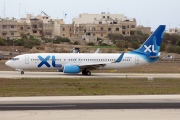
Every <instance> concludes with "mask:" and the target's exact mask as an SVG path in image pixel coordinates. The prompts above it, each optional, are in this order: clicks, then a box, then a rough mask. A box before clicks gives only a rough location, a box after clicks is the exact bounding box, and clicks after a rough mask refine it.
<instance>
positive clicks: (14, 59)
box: [11, 58, 19, 60]
mask: <svg viewBox="0 0 180 120" xmlns="http://www.w3.org/2000/svg"><path fill="white" fill-rule="evenodd" d="M11 60H19V58H12V59H11Z"/></svg>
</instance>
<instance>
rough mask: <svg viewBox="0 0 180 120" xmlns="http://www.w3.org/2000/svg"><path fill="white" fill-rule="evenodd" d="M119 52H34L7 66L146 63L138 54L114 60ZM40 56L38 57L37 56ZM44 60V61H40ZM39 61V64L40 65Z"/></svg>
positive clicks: (54, 67) (20, 67)
mask: <svg viewBox="0 0 180 120" xmlns="http://www.w3.org/2000/svg"><path fill="white" fill-rule="evenodd" d="M120 55H121V54H92V53H34V54H24V55H19V56H16V57H15V58H14V59H12V60H10V61H8V62H11V63H8V66H10V67H13V68H15V69H23V70H31V69H57V70H61V69H63V67H64V66H65V65H88V64H97V63H99V64H105V66H103V67H99V68H98V69H122V68H128V67H134V66H139V65H144V64H148V62H147V61H146V60H145V59H144V58H142V57H141V56H139V55H136V54H129V53H125V54H124V56H123V59H122V61H121V62H119V63H113V62H115V61H116V60H117V59H118V57H119V56H120ZM38 56H40V57H38ZM42 61H44V63H42ZM40 63H41V65H40Z"/></svg>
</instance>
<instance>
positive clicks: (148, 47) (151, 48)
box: [144, 45, 157, 53]
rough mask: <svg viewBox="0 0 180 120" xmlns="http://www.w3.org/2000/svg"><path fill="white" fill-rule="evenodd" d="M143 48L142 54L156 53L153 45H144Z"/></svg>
mask: <svg viewBox="0 0 180 120" xmlns="http://www.w3.org/2000/svg"><path fill="white" fill-rule="evenodd" d="M144 47H145V50H144V52H150V53H151V52H153V53H157V50H155V48H154V45H149V46H146V45H144Z"/></svg>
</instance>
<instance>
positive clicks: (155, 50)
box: [133, 25, 166, 56]
mask: <svg viewBox="0 0 180 120" xmlns="http://www.w3.org/2000/svg"><path fill="white" fill-rule="evenodd" d="M165 27H166V26H165V25H160V26H159V27H158V28H157V29H156V30H155V32H154V33H153V34H152V35H151V36H150V37H149V38H148V39H147V40H146V41H145V42H144V43H143V44H142V45H141V47H140V48H138V49H137V50H134V51H133V52H138V53H141V54H145V55H146V56H158V55H159V51H160V46H161V43H162V38H163V35H164V31H165Z"/></svg>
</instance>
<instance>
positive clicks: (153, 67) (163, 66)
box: [0, 60, 180, 73]
mask: <svg viewBox="0 0 180 120" xmlns="http://www.w3.org/2000/svg"><path fill="white" fill-rule="evenodd" d="M5 62H6V60H0V71H13V70H14V69H12V68H10V67H7V66H6V65H5ZM92 72H110V71H109V70H97V71H92ZM117 72H121V73H180V63H178V62H177V63H176V62H156V63H152V64H150V65H145V66H139V67H133V68H127V69H121V70H118V71H117Z"/></svg>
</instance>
